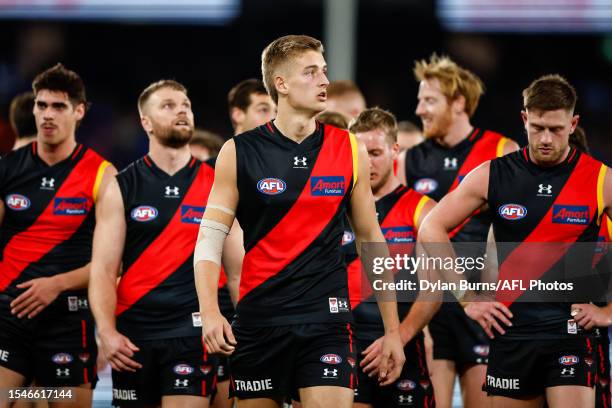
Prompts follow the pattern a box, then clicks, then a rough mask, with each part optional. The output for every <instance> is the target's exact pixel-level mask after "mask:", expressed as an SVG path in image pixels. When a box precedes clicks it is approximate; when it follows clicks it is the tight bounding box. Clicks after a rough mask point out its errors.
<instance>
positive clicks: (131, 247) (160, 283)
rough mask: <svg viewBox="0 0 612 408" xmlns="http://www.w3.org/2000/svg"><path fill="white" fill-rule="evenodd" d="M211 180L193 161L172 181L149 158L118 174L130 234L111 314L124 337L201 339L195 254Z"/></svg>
mask: <svg viewBox="0 0 612 408" xmlns="http://www.w3.org/2000/svg"><path fill="white" fill-rule="evenodd" d="M213 178H214V170H213V169H212V167H210V166H208V165H207V164H205V163H202V162H200V161H198V160H196V159H194V158H192V159H191V160H190V161H189V163H188V164H187V165H186V166H185V167H183V168H182V169H181V170H179V171H178V172H176V173H175V174H174V175H172V176H170V175H168V174H166V173H165V172H164V171H163V170H161V169H160V168H158V167H157V166H156V165H155V163H154V162H153V161H152V160H151V158H150V157H149V156H144V158H142V159H140V160H138V161H136V162H134V163H132V164H131V165H129V166H128V167H127V168H126V169H125V170H123V171H121V173H119V174H118V175H117V181H118V183H119V188H120V190H121V196H122V199H123V205H124V209H125V221H126V226H127V230H126V238H125V242H126V244H125V249H124V252H123V274H122V277H121V280H120V282H119V287H118V288H117V308H116V315H117V329H118V330H119V331H120V332H122V333H124V334H126V335H127V336H128V337H130V338H133V339H137V340H153V339H164V338H173V337H187V336H200V335H201V331H202V329H201V320H200V315H199V305H198V298H197V293H196V289H195V283H194V277H193V251H194V247H195V242H196V239H197V236H198V231H199V226H200V222H201V220H202V216H203V214H204V209H205V206H206V202H207V200H208V194H209V193H210V189H211V187H212V182H213Z"/></svg>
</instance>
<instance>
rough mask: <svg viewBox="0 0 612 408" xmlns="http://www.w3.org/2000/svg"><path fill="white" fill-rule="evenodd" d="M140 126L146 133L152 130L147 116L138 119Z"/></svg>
mask: <svg viewBox="0 0 612 408" xmlns="http://www.w3.org/2000/svg"><path fill="white" fill-rule="evenodd" d="M140 124H141V125H142V128H143V129H144V130H145V132H147V133H150V132H151V131H152V130H153V124H152V123H151V119H149V117H148V116H147V115H142V116H141V117H140Z"/></svg>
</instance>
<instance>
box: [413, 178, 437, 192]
mask: <svg viewBox="0 0 612 408" xmlns="http://www.w3.org/2000/svg"><path fill="white" fill-rule="evenodd" d="M437 188H438V182H437V181H436V180H434V179H430V178H422V179H420V180H417V181H416V183H414V189H415V190H416V191H417V192H419V193H421V194H429V193H432V192H434V191H436V189H437Z"/></svg>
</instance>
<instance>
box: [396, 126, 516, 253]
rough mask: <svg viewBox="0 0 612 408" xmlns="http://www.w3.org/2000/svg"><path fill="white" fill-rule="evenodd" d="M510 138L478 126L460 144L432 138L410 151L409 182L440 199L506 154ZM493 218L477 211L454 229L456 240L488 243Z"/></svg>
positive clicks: (424, 192)
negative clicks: (437, 140)
mask: <svg viewBox="0 0 612 408" xmlns="http://www.w3.org/2000/svg"><path fill="white" fill-rule="evenodd" d="M509 140H510V139H508V138H505V137H503V136H502V135H500V134H499V133H495V132H493V131H490V130H482V129H474V130H473V131H472V133H471V134H470V135H469V136H468V137H467V138H466V139H465V140H463V141H462V142H461V143H459V144H458V145H456V146H454V147H451V148H447V147H444V146H442V145H440V144H439V143H437V142H436V141H435V140H434V139H432V138H429V139H427V140H425V141H424V142H422V143H419V144H418V145H416V146H414V147H413V148H412V149H410V150H408V151H407V152H406V168H405V171H406V184H407V185H408V187H412V188H413V189H414V190H416V191H417V192H419V193H421V194H425V195H427V196H429V197H430V198H433V199H434V200H436V201H440V200H441V199H442V197H444V196H445V195H446V194H448V193H449V192H450V191H452V190H454V189H455V188H457V186H458V185H459V183H461V181H462V180H463V178H464V177H465V176H466V175H467V174H468V173H469V172H470V171H472V170H473V169H475V168H476V167H478V166H479V165H480V164H482V163H484V162H485V161H487V160H492V159H494V158H496V157H500V156H502V155H503V152H504V146H505V145H506V143H507V142H508V141H509ZM490 223H491V221H490V217H489V216H488V214H487V213H486V212H485V213H482V212H478V211H477V212H476V213H475V214H473V216H472V217H470V218H469V219H468V220H467V221H466V222H464V223H462V224H461V225H460V226H458V227H457V228H456V229H455V230H453V231H451V233H450V234H449V237H450V238H451V240H452V241H453V242H486V240H487V234H488V232H489V226H490Z"/></svg>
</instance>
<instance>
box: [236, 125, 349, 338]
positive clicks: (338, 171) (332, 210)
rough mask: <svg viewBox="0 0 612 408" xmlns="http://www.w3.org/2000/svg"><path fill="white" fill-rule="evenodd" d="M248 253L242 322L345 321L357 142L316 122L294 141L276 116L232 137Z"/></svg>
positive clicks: (239, 316) (243, 276)
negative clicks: (344, 241) (346, 250)
mask: <svg viewBox="0 0 612 408" xmlns="http://www.w3.org/2000/svg"><path fill="white" fill-rule="evenodd" d="M234 142H235V144H236V164H237V183H238V192H239V195H240V200H239V203H238V208H237V211H236V216H237V218H238V221H239V223H240V226H241V227H242V229H243V231H244V247H245V251H246V255H245V257H244V262H243V266H242V274H241V278H240V300H239V302H238V305H237V307H236V312H237V320H238V323H239V324H240V325H243V326H277V325H290V324H301V323H326V322H346V321H350V320H351V313H350V307H349V305H348V288H347V273H346V266H345V263H344V257H343V255H342V251H341V238H342V234H343V231H344V228H343V219H344V217H345V216H346V213H347V209H348V206H349V202H350V198H351V192H352V189H353V186H354V184H355V182H356V179H357V142H356V139H355V137H354V136H353V135H349V133H348V132H347V131H344V130H340V129H337V128H335V127H332V126H328V125H322V124H319V123H317V128H316V130H315V132H314V133H313V134H311V135H309V136H308V137H307V138H305V139H304V140H303V141H302V143H296V142H294V141H292V140H291V139H289V138H287V137H285V136H283V135H282V134H281V133H280V131H279V130H278V129H277V128H276V127H275V126H274V124H272V123H271V122H269V123H267V124H265V125H263V126H260V127H258V128H255V129H253V130H251V131H249V132H246V133H243V134H241V135H239V136H236V137H235V138H234Z"/></svg>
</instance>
